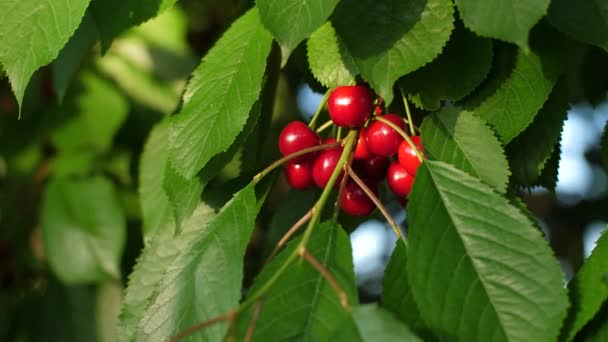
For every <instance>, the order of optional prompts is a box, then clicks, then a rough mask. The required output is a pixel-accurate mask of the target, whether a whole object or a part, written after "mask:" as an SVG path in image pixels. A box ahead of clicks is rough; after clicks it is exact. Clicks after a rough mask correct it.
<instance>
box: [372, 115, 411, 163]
mask: <svg viewBox="0 0 608 342" xmlns="http://www.w3.org/2000/svg"><path fill="white" fill-rule="evenodd" d="M382 118H385V119H387V120H389V121H391V122H392V123H394V124H395V125H397V126H399V128H401V129H404V128H405V124H404V123H403V119H401V117H400V116H399V115H396V114H386V115H383V116H382ZM401 141H403V137H402V136H401V134H399V133H398V132H397V131H395V130H394V129H393V128H392V127H390V126H389V125H387V124H385V123H384V122H381V121H377V120H374V121H373V122H372V123H371V124H370V125H369V127H367V148H368V149H369V151H370V152H371V153H372V154H374V155H377V156H383V157H390V156H392V155H393V154H395V153H397V149H398V148H399V144H400V143H401Z"/></svg>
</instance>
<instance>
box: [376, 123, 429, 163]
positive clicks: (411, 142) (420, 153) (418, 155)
mask: <svg viewBox="0 0 608 342" xmlns="http://www.w3.org/2000/svg"><path fill="white" fill-rule="evenodd" d="M375 119H376V120H378V121H380V122H383V123H385V124H387V125H388V126H389V127H391V128H392V129H394V130H395V131H397V133H399V134H400V135H401V136H402V137H403V139H405V141H407V143H408V144H410V147H411V148H412V150H414V152H415V153H416V156H417V157H418V159H419V160H420V161H422V160H423V159H424V157H423V156H422V152H420V150H418V147H417V146H416V144H414V142H413V141H412V139H411V138H410V136H409V135H407V133H405V131H403V130H402V129H401V127H399V126H397V125H395V124H394V123H393V122H392V121H390V120H387V119H385V118H383V117H381V116H376V117H375Z"/></svg>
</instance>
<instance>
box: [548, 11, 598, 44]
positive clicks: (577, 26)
mask: <svg viewBox="0 0 608 342" xmlns="http://www.w3.org/2000/svg"><path fill="white" fill-rule="evenodd" d="M547 17H548V18H549V21H550V22H551V24H553V25H554V26H555V27H556V28H557V29H558V30H560V31H562V32H565V33H568V34H570V35H571V36H573V37H574V38H576V39H578V40H580V41H583V42H585V43H589V44H593V45H597V46H599V47H601V48H603V49H604V50H606V51H608V5H606V2H605V1H604V0H588V1H568V0H553V1H551V6H550V7H549V13H548V15H547Z"/></svg>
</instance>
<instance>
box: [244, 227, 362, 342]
mask: <svg viewBox="0 0 608 342" xmlns="http://www.w3.org/2000/svg"><path fill="white" fill-rule="evenodd" d="M299 242H300V238H296V239H294V240H292V241H291V242H290V243H289V244H288V245H287V246H286V248H285V249H284V250H283V251H282V252H281V253H280V254H279V255H277V257H276V258H275V259H273V260H272V262H270V263H269V264H268V265H266V267H265V268H264V269H263V271H262V272H261V273H260V275H258V277H257V278H256V280H255V282H254V284H253V286H252V287H251V289H250V290H249V293H256V292H257V291H258V290H259V289H260V288H261V287H262V286H264V285H265V284H266V283H267V282H268V281H269V279H270V278H271V277H272V276H273V275H274V274H275V273H276V272H277V270H278V269H279V268H280V267H281V266H283V264H284V263H285V262H287V261H288V259H289V256H290V255H291V254H292V253H294V252H295V249H296V248H297V247H298V243H299ZM307 249H308V251H309V253H310V254H312V255H313V256H314V257H315V258H316V259H317V260H318V261H319V262H320V263H321V264H322V265H323V266H324V267H326V268H327V269H328V270H329V272H330V273H331V274H332V276H333V277H334V278H335V279H336V281H337V283H338V284H339V285H340V287H341V288H342V290H343V291H344V292H345V294H346V295H347V297H348V300H349V304H350V305H356V304H357V288H356V286H355V274H354V269H353V264H352V251H351V247H350V242H349V239H348V236H347V235H346V233H345V232H344V231H343V230H342V228H340V226H338V225H337V224H336V223H334V222H326V223H322V224H320V225H318V226H316V227H315V230H314V231H313V233H312V235H311V238H310V240H309V242H308V246H307ZM254 306H255V305H254ZM251 319H252V316H251V312H250V311H248V312H245V313H243V314H242V315H240V316H239V328H238V331H239V333H240V334H244V332H245V331H246V330H247V327H248V325H249V323H250V322H251ZM350 320H351V317H350V314H349V312H348V311H346V310H345V309H344V308H343V307H342V306H341V304H340V299H339V298H338V296H337V294H336V292H335V291H334V289H333V288H332V286H331V285H330V284H329V283H328V282H327V280H325V278H324V277H323V276H322V275H321V274H320V273H319V272H318V271H317V270H316V269H315V268H314V267H313V266H312V265H310V263H308V262H306V261H304V260H296V261H294V262H293V263H292V264H291V265H290V266H289V267H288V268H287V270H286V271H285V273H283V275H282V276H281V277H279V278H278V280H277V281H276V282H275V283H274V284H273V285H272V286H271V288H270V290H269V291H268V292H267V294H266V295H265V296H264V304H263V307H262V310H261V313H260V316H259V318H258V320H257V324H256V327H255V331H254V334H253V338H252V341H272V340H276V337H277V336H281V338H282V339H293V340H308V341H328V340H331V337H332V336H333V335H334V334H336V333H337V332H339V331H341V327H342V325H343V324H348V321H350Z"/></svg>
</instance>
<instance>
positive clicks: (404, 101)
mask: <svg viewBox="0 0 608 342" xmlns="http://www.w3.org/2000/svg"><path fill="white" fill-rule="evenodd" d="M399 90H401V98H402V99H403V105H404V106H405V113H406V114H407V121H408V124H409V126H410V134H412V135H415V134H416V132H415V131H414V122H413V121H412V113H411V112H410V105H409V104H408V103H407V96H405V91H404V90H403V88H401V87H399Z"/></svg>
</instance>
